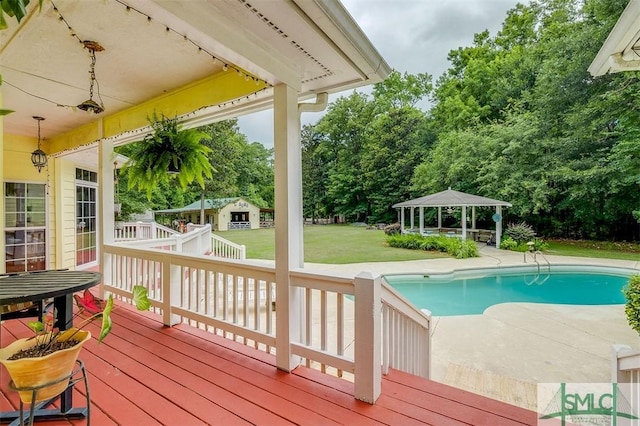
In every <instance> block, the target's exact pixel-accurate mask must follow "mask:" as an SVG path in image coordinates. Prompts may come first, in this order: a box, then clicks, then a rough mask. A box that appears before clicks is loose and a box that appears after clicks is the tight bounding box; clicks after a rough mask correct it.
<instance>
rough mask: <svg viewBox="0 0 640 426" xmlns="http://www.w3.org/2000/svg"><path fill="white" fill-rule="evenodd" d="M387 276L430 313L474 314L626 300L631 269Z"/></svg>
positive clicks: (397, 288) (418, 305) (413, 301)
mask: <svg viewBox="0 0 640 426" xmlns="http://www.w3.org/2000/svg"><path fill="white" fill-rule="evenodd" d="M384 278H385V280H386V281H387V282H388V283H389V284H391V286H392V287H394V288H395V289H396V290H398V291H399V292H400V293H401V294H402V295H403V296H404V297H406V298H407V299H409V300H410V301H411V302H412V303H413V304H414V305H416V306H417V307H419V308H420V309H428V310H430V311H431V313H432V314H433V315H438V316H443V315H473V314H481V313H483V312H484V310H485V309H487V308H488V307H490V306H492V305H496V304H498V303H507V302H530V303H557V304H569V305H610V304H621V303H625V302H626V300H625V298H624V295H623V294H622V288H623V287H624V286H625V285H626V284H627V282H628V281H629V274H625V275H614V274H610V275H608V274H596V273H580V272H554V271H553V270H552V271H551V273H544V272H543V273H541V274H537V273H524V274H513V273H511V274H504V273H502V274H496V273H495V272H492V273H491V274H490V275H486V274H484V275H481V276H478V273H477V272H476V276H473V277H468V278H462V277H459V276H458V277H456V276H452V275H449V276H442V277H438V276H437V275H432V276H422V275H387V276H385V277H384Z"/></svg>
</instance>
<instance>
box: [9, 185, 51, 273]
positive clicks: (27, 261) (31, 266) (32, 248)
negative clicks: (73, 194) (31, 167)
mask: <svg viewBox="0 0 640 426" xmlns="http://www.w3.org/2000/svg"><path fill="white" fill-rule="evenodd" d="M5 191H6V192H5V227H6V228H7V229H5V246H6V263H5V268H6V270H7V272H24V271H36V270H42V269H45V268H46V250H47V246H46V238H45V235H46V232H45V229H46V228H45V227H46V219H47V218H46V199H45V194H46V186H45V185H43V184H31V183H30V184H23V183H16V182H7V183H6V184H5ZM27 227H28V228H29V229H28V230H27ZM9 228H14V229H9ZM33 228H36V229H33Z"/></svg>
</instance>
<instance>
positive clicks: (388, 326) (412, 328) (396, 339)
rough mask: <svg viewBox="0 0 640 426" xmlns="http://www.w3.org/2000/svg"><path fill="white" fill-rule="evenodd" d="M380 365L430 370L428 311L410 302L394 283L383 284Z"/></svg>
mask: <svg viewBox="0 0 640 426" xmlns="http://www.w3.org/2000/svg"><path fill="white" fill-rule="evenodd" d="M381 297H382V348H383V353H382V369H383V373H384V374H387V372H388V371H389V368H395V369H396V370H401V371H405V372H407V373H411V374H414V375H416V376H420V377H425V378H429V375H430V374H431V365H430V362H431V312H429V311H427V310H426V309H423V310H420V309H418V308H416V307H415V306H414V305H412V304H411V303H410V302H409V301H408V300H407V299H405V298H404V297H403V296H402V295H400V293H398V292H397V291H396V290H395V289H394V288H393V287H391V286H390V285H389V284H387V283H386V282H384V281H383V284H382V296H381Z"/></svg>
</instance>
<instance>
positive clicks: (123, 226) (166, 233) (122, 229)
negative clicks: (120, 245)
mask: <svg viewBox="0 0 640 426" xmlns="http://www.w3.org/2000/svg"><path fill="white" fill-rule="evenodd" d="M176 234H180V233H179V232H178V231H174V230H173V229H171V228H167V227H166V226H164V225H160V224H159V223H156V222H119V223H118V226H117V227H116V228H115V229H114V238H115V241H138V240H150V239H158V238H168V237H171V236H172V235H176Z"/></svg>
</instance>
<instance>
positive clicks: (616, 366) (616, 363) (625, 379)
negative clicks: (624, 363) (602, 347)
mask: <svg viewBox="0 0 640 426" xmlns="http://www.w3.org/2000/svg"><path fill="white" fill-rule="evenodd" d="M612 349H613V356H612V357H611V381H612V382H613V383H629V381H630V378H631V373H630V372H629V371H622V370H620V354H622V353H624V352H631V347H629V346H627V345H617V344H616V345H612Z"/></svg>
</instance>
